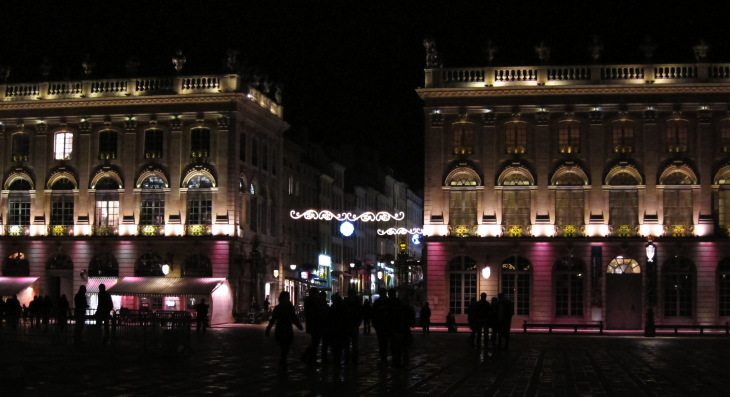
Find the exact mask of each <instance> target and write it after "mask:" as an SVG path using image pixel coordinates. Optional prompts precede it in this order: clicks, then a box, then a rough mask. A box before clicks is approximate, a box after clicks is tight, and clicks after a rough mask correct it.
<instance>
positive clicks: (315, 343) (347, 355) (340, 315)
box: [266, 287, 415, 371]
mask: <svg viewBox="0 0 730 397" xmlns="http://www.w3.org/2000/svg"><path fill="white" fill-rule="evenodd" d="M379 294H380V297H379V298H378V299H377V300H376V301H375V302H374V303H373V304H372V305H371V304H370V301H369V300H368V299H365V301H364V302H363V301H362V300H361V298H360V297H359V296H358V295H357V292H355V290H350V291H348V293H347V297H346V298H342V296H340V295H339V294H337V293H335V294H334V295H332V301H331V305H330V304H328V302H327V294H326V292H324V291H319V290H318V289H317V288H316V287H312V288H311V289H310V290H309V296H308V297H307V298H305V299H304V320H305V326H306V332H307V333H308V334H309V335H310V337H311V341H310V344H309V346H308V347H307V348H306V350H305V351H304V353H303V354H302V356H301V360H302V361H303V362H306V363H309V364H315V363H316V362H317V359H318V358H320V359H321V362H322V363H323V364H326V363H329V362H330V359H329V357H330V353H331V357H332V359H333V362H334V364H335V365H340V364H342V363H343V362H344V364H345V365H348V364H350V363H351V364H355V365H356V364H357V363H358V359H359V336H360V325H364V327H363V334H364V335H369V334H370V332H371V325H372V328H375V333H376V335H377V338H378V348H379V353H380V359H381V360H382V361H387V359H388V355H391V356H392V357H393V364H394V365H395V366H400V365H402V363H403V362H404V361H407V360H408V353H409V350H410V346H411V344H412V335H411V330H410V329H411V327H413V326H414V325H415V313H414V311H413V309H412V308H411V306H410V305H407V304H405V303H404V302H401V300H400V299H398V298H397V297H396V294H395V290H390V291H386V290H385V289H381V290H380V291H379ZM274 326H276V330H275V338H276V341H277V343H278V344H279V346H280V347H281V355H280V357H279V365H280V368H281V370H282V371H285V370H286V367H287V356H288V353H289V348H290V346H291V344H292V341H293V339H294V333H293V329H292V327H293V326H296V327H297V328H298V329H300V330H302V329H303V327H302V324H301V323H300V322H299V318H298V316H297V314H296V311H295V309H294V306H293V304H292V303H291V300H290V296H289V293H288V292H286V291H284V292H282V293H281V294H280V295H279V304H278V305H277V306H276V307H275V308H274V311H273V313H272V316H271V319H270V321H269V325H268V326H267V327H266V336H269V334H270V332H271V328H272V327H274ZM320 346H321V348H320Z"/></svg>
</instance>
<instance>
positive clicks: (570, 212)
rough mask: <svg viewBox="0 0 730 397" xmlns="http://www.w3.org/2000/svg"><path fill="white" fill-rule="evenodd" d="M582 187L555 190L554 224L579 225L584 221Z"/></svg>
mask: <svg viewBox="0 0 730 397" xmlns="http://www.w3.org/2000/svg"><path fill="white" fill-rule="evenodd" d="M584 195H585V194H584V193H583V189H580V190H576V189H556V190H555V224H556V225H559V226H569V225H570V226H581V225H583V223H584V210H583V197H584Z"/></svg>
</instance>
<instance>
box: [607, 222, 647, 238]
mask: <svg viewBox="0 0 730 397" xmlns="http://www.w3.org/2000/svg"><path fill="white" fill-rule="evenodd" d="M640 234H641V233H640V230H639V225H618V226H614V225H609V226H608V235H609V236H611V237H636V236H639V235H640Z"/></svg>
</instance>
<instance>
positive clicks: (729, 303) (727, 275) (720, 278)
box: [717, 258, 730, 317]
mask: <svg viewBox="0 0 730 397" xmlns="http://www.w3.org/2000/svg"><path fill="white" fill-rule="evenodd" d="M717 284H718V294H717V295H718V298H719V301H720V302H719V307H720V316H723V317H727V316H730V258H725V259H723V260H721V261H720V263H718V265H717Z"/></svg>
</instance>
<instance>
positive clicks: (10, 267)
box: [3, 252, 30, 277]
mask: <svg viewBox="0 0 730 397" xmlns="http://www.w3.org/2000/svg"><path fill="white" fill-rule="evenodd" d="M3 276H4V277H28V276H30V263H29V262H28V259H27V258H26V257H25V254H24V253H22V252H13V253H12V254H11V255H10V256H9V257H8V258H7V259H5V264H4V265H3Z"/></svg>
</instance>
